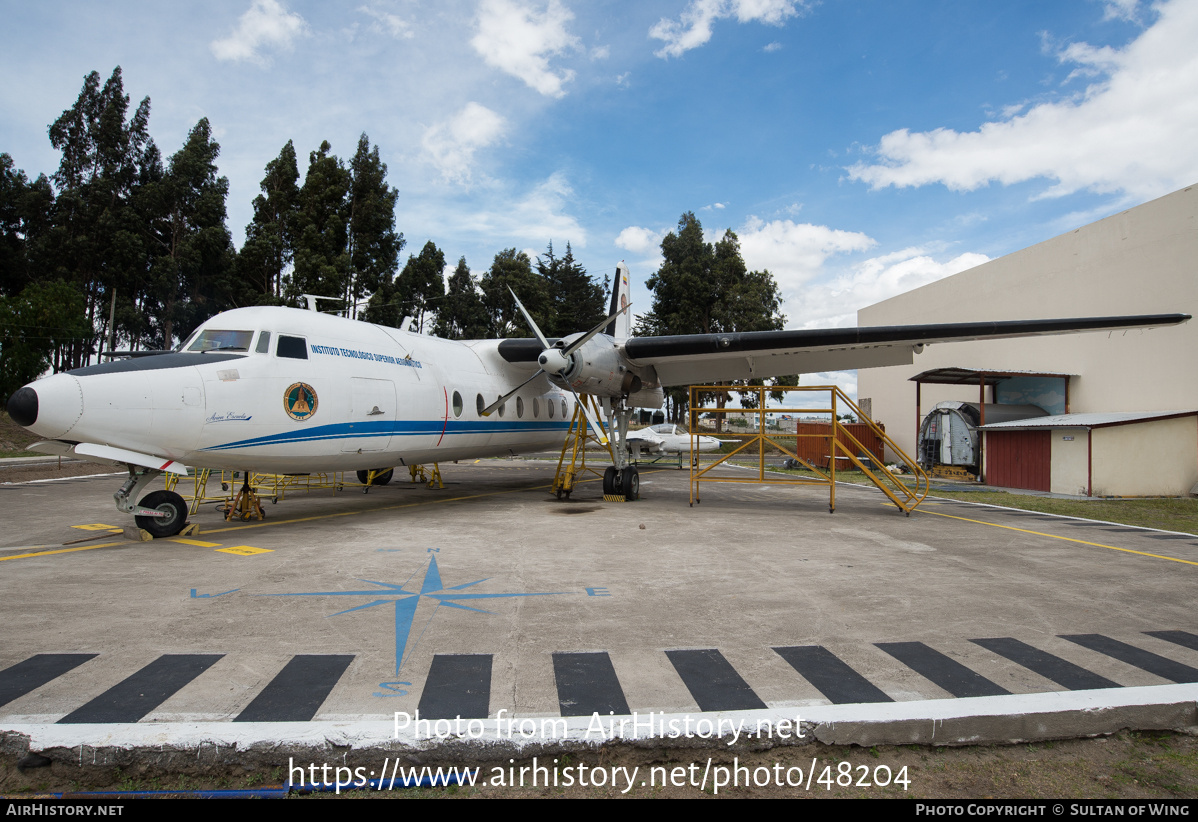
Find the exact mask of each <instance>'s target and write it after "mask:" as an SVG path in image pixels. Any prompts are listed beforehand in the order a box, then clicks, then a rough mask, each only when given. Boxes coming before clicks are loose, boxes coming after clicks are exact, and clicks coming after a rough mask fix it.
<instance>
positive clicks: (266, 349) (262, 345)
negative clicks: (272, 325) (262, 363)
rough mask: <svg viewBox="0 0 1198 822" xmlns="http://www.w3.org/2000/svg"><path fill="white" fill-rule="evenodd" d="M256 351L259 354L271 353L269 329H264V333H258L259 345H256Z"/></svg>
mask: <svg viewBox="0 0 1198 822" xmlns="http://www.w3.org/2000/svg"><path fill="white" fill-rule="evenodd" d="M254 351H255V352H257V353H259V354H269V353H270V332H269V331H263V332H262V333H260V334H259V335H258V345H257V346H255V348H254Z"/></svg>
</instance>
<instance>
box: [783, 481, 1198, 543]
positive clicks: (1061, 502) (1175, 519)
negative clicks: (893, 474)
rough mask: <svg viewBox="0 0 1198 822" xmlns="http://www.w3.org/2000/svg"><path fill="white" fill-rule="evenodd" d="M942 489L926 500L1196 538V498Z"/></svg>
mask: <svg viewBox="0 0 1198 822" xmlns="http://www.w3.org/2000/svg"><path fill="white" fill-rule="evenodd" d="M774 470H776V471H779V472H781V473H783V474H794V475H796V476H807V477H813V478H814V477H815V474H813V473H811V472H810V471H807V470H805V469H801V470H797V471H794V470H789V469H780V468H779V469H774ZM836 479H837V481H839V482H852V483H857V484H859V485H869V484H870V479H869V477H867V476H865V474H863V473H861V472H860V471H837V472H836ZM898 479H899V480H900V481H902V482H904V483H906V484H907V485H910V484H912V483H913V482H914V478H913V477H911V476H910V475H903V476H899V477H898ZM942 488H943V486H941V487H938V488H935V489H933V491H932V493H931V494H930V495H929V496H933V497H944V498H946V499H958V500H962V501H964V502H982V503H986V504H988V505H1002V506H1004V507H1006V508H1019V509H1020V510H1023V511H1037V512H1039V513H1041V514H1059V515H1061V516H1066V517H1082V518H1084V519H1099V520H1104V521H1106V522H1117V523H1120V524H1121V525H1138V526H1141V527H1144V528H1159V529H1161V530H1163V531H1181V532H1183V533H1187V534H1198V498H1193V497H1165V498H1154V499H1054V498H1052V497H1039V496H1032V495H1029V494H1011V493H1008V492H1006V491H973V490H961V491H946V490H942Z"/></svg>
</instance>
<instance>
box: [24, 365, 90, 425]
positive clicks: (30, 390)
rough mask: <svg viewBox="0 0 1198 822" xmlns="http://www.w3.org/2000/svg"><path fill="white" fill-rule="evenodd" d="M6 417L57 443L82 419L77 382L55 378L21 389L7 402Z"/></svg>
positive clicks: (80, 399) (62, 375)
mask: <svg viewBox="0 0 1198 822" xmlns="http://www.w3.org/2000/svg"><path fill="white" fill-rule="evenodd" d="M8 413H9V416H11V417H12V418H13V421H14V422H16V423H17V424H18V425H23V426H25V427H26V428H28V429H29V430H30V431H32V432H33V433H35V434H38V435H39V436H42V437H45V438H46V439H51V440H53V439H58V438H59V437H61V436H63V435H64V434H66V433H67V432H68V431H70V430H71V429H72V428H74V427H75V423H77V422H79V418H80V417H81V416H83V393H82V391H81V390H80V388H79V380H77V379H75V378H74V377H72V376H71V375H69V374H55V375H53V376H50V377H46V378H45V379H41V380H38V381H37V382H35V383H33V384H32V385H27V386H25V387H24V388H21V389H19V390H18V391H17V393H15V394H13V395H12V397H10V398H9V400H8Z"/></svg>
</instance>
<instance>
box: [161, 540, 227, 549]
mask: <svg viewBox="0 0 1198 822" xmlns="http://www.w3.org/2000/svg"><path fill="white" fill-rule="evenodd" d="M171 542H181V543H183V544H184V545H197V546H199V547H200V548H216V547H218V546H219V545H220V543H219V542H204V541H203V540H199V539H185V538H183V537H175V538H173V539H172V540H171Z"/></svg>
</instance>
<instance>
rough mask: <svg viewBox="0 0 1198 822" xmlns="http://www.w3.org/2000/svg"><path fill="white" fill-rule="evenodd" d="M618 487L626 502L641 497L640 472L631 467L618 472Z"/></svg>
mask: <svg viewBox="0 0 1198 822" xmlns="http://www.w3.org/2000/svg"><path fill="white" fill-rule="evenodd" d="M620 487H621V488H622V489H623V491H624V499H625V500H626V501H627V502H632V501H633V500H635V499H636V498H637V497H639V496H640V495H641V472H640V471H638V470H636V468H635V467H634V466H631V465H630V466H628V467H627V468H625V469H624V470H623V471H621V472H620Z"/></svg>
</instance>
